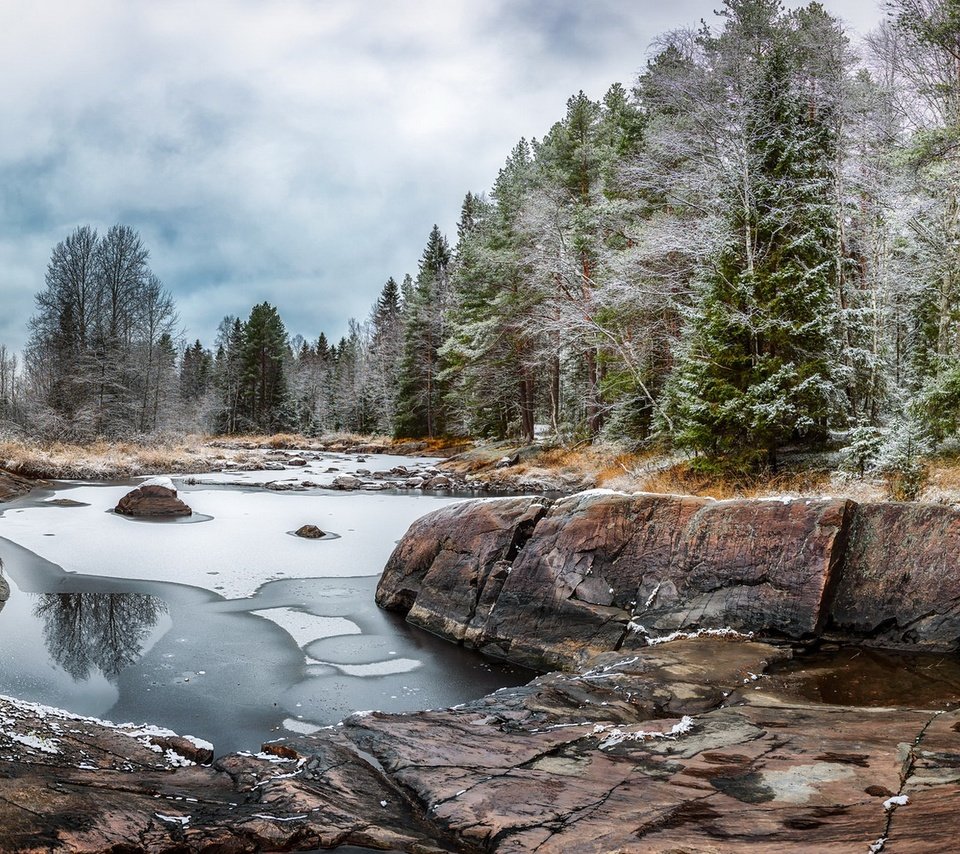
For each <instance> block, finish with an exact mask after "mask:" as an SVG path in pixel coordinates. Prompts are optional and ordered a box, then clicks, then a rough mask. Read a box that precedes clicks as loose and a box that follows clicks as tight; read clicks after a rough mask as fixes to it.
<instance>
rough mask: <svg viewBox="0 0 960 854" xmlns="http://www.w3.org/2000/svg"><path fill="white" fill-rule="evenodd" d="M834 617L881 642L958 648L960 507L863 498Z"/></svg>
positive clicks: (840, 626)
mask: <svg viewBox="0 0 960 854" xmlns="http://www.w3.org/2000/svg"><path fill="white" fill-rule="evenodd" d="M831 617H832V620H833V624H834V626H835V628H836V629H837V630H838V631H840V632H841V633H842V634H844V635H853V636H855V637H861V638H864V639H867V640H868V641H869V642H871V643H875V644H877V645H878V646H887V647H900V648H903V647H917V646H919V647H922V648H925V649H931V650H937V651H940V650H942V651H945V652H946V651H950V652H952V651H955V650H957V649H958V647H960V512H958V511H956V510H953V509H952V508H949V507H941V506H938V505H934V504H908V503H888V504H861V505H859V506H857V508H856V510H855V511H854V513H853V520H852V525H851V529H850V547H849V549H848V552H847V558H846V562H845V567H844V572H843V577H842V579H841V581H840V585H839V587H838V589H837V595H836V599H835V601H834V603H833V608H832V611H831Z"/></svg>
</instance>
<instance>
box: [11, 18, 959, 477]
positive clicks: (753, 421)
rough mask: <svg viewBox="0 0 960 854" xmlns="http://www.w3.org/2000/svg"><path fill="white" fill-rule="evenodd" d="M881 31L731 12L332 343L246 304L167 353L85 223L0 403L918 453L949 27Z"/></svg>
mask: <svg viewBox="0 0 960 854" xmlns="http://www.w3.org/2000/svg"><path fill="white" fill-rule="evenodd" d="M888 12H889V15H888V16H887V20H886V21H885V23H884V24H883V25H882V26H881V27H880V28H879V29H878V30H877V31H876V32H875V33H873V34H871V35H870V37H869V38H868V40H867V47H866V51H865V53H864V55H862V56H859V57H857V56H855V55H854V53H853V52H852V50H851V49H850V45H849V43H848V40H847V38H846V37H845V35H844V33H843V30H842V26H841V24H840V23H839V22H838V21H837V19H835V18H834V17H832V16H831V15H830V14H829V13H828V12H827V11H826V10H825V9H824V8H823V7H822V6H821V5H819V4H817V3H811V4H810V5H808V6H805V7H803V8H801V9H798V10H795V11H790V12H787V11H784V9H783V7H782V6H781V5H780V4H779V3H778V2H775V0H726V2H725V3H724V4H723V7H722V9H721V10H720V12H719V19H718V23H717V25H716V26H715V27H709V26H707V25H706V24H704V25H702V26H701V27H699V28H696V29H689V30H681V31H675V32H671V33H668V34H666V35H664V36H662V37H661V38H660V40H659V41H658V43H657V48H656V52H655V55H654V56H653V58H652V59H651V60H650V61H649V62H648V63H647V66H646V69H645V70H644V71H643V72H642V73H641V74H640V75H639V76H638V78H637V79H636V81H634V84H633V86H632V88H631V89H629V90H627V89H625V88H624V87H623V86H621V85H619V84H616V85H614V86H612V87H611V88H610V89H609V91H608V92H607V93H606V94H605V95H604V97H603V98H602V100H600V101H592V100H591V99H589V98H587V97H586V96H585V95H584V94H583V93H582V92H581V93H579V94H577V95H574V96H573V97H571V98H570V99H569V101H568V103H567V110H566V114H565V115H564V116H563V118H562V119H561V120H560V121H558V122H557V123H556V124H555V125H554V126H553V128H551V130H550V131H549V133H548V134H547V135H546V136H545V137H544V138H543V139H541V140H532V141H530V142H527V141H525V140H521V141H520V142H519V143H518V144H517V145H516V146H515V147H514V149H513V150H512V151H511V152H510V154H509V156H508V157H507V160H506V162H505V164H504V166H503V168H502V169H501V170H500V173H499V175H498V176H497V179H496V181H495V183H494V185H493V187H492V189H491V191H490V193H489V195H484V194H479V195H477V194H474V193H468V194H467V195H466V197H465V199H464V202H463V206H462V212H461V216H460V221H459V224H458V228H457V235H456V241H455V243H454V245H452V246H451V245H450V244H449V243H448V241H447V239H446V238H445V237H444V236H443V235H442V234H441V233H440V231H439V229H438V228H436V227H434V229H433V231H432V232H431V233H430V235H429V237H428V239H427V243H426V247H425V248H424V250H423V254H422V257H421V260H420V265H419V270H418V271H417V274H416V277H411V276H407V277H405V278H404V279H403V280H402V282H401V283H398V282H397V281H395V280H394V279H393V278H391V279H389V280H388V281H387V283H386V284H385V285H384V286H383V289H382V292H381V293H380V296H379V298H378V299H377V301H376V304H375V305H374V306H373V308H372V311H371V313H370V316H369V317H368V318H367V319H366V320H364V321H362V322H359V321H351V323H350V332H349V334H348V335H347V336H346V337H344V338H342V339H341V340H340V341H339V342H336V343H332V342H329V341H328V340H327V339H326V337H325V336H324V335H322V334H321V335H319V337H318V338H317V339H316V340H315V341H304V340H302V339H300V338H297V339H294V340H293V341H291V340H289V339H288V336H287V334H286V332H285V329H284V325H283V322H282V320H281V319H280V317H279V315H278V313H277V311H276V309H275V308H274V307H272V306H270V305H268V304H266V303H263V304H261V305H258V306H256V307H254V309H253V310H252V312H251V313H250V316H249V318H247V319H246V320H242V319H239V318H232V317H228V318H226V319H225V320H224V322H223V324H222V325H221V327H220V330H219V334H218V337H217V340H216V341H215V342H214V344H213V347H212V348H206V347H204V345H203V344H202V343H201V342H199V341H198V342H195V343H194V344H192V345H190V346H185V345H184V344H183V343H181V342H179V341H176V340H174V339H173V338H172V335H173V330H174V326H175V314H174V308H173V303H172V300H171V299H170V297H169V295H168V294H167V293H166V292H165V291H164V290H163V288H162V287H161V286H160V285H159V283H158V282H157V281H156V279H155V277H153V276H152V274H150V272H149V269H148V267H147V264H146V253H145V251H144V250H143V247H142V246H141V245H140V241H139V238H137V236H136V234H135V233H134V232H133V231H132V230H131V229H129V228H126V227H124V226H117V227H115V228H114V229H111V230H110V231H109V232H108V233H107V234H106V235H104V236H102V237H99V236H97V235H96V234H95V233H94V232H92V231H91V230H90V229H88V228H81V229H78V230H77V231H76V232H75V233H74V234H73V235H71V236H70V237H69V238H67V240H66V241H64V243H62V244H59V245H58V246H57V247H56V249H55V250H54V252H53V256H52V258H51V262H50V267H49V269H48V273H47V281H46V289H45V290H44V291H43V292H42V293H41V294H40V295H39V296H38V298H37V315H36V317H35V318H34V320H33V325H32V330H31V333H32V334H31V341H30V346H29V348H28V350H27V352H26V354H25V363H24V365H23V368H24V370H23V372H22V379H21V381H20V395H19V398H18V399H17V400H13V399H12V397H13V396H12V394H11V392H10V391H9V388H10V385H11V382H10V380H9V379H4V378H5V377H9V376H11V375H13V374H16V373H17V372H16V371H14V370H11V368H10V365H9V362H10V357H9V356H8V355H6V354H2V353H0V355H2V356H3V358H2V359H0V407H4V406H5V407H6V414H7V417H8V418H16V419H19V420H21V422H23V423H26V424H29V425H30V426H31V427H33V428H34V429H40V430H42V431H44V432H63V433H68V432H73V433H76V434H85V435H90V434H101V433H102V434H108V435H119V434H124V433H127V432H131V431H147V432H149V431H151V430H156V429H158V428H164V427H168V426H174V427H178V428H182V427H191V428H192V427H198V428H203V429H212V430H218V431H226V432H237V431H249V430H276V429H280V430H301V431H304V432H306V433H314V432H320V431H326V430H351V431H357V432H385V433H393V434H396V435H402V436H438V435H441V434H469V435H473V436H490V437H501V436H515V437H518V438H522V439H530V438H532V436H533V434H534V428H535V425H538V424H539V425H545V427H546V428H547V429H549V430H550V431H551V432H552V433H554V434H555V435H558V436H559V437H561V438H563V439H574V438H576V439H589V438H591V437H595V436H598V435H606V436H612V437H617V438H627V439H631V440H636V441H637V442H641V441H650V440H654V439H656V440H659V441H663V442H665V443H668V444H670V445H672V446H673V447H678V448H685V449H690V450H694V451H696V452H698V453H699V454H700V455H701V456H702V457H703V458H704V459H706V460H712V461H717V460H722V461H726V462H728V463H729V462H736V463H738V464H743V465H747V466H757V465H763V464H765V463H767V462H769V461H771V460H773V459H774V458H775V455H776V453H777V451H778V449H781V448H783V447H784V446H787V445H790V446H801V447H802V446H808V447H817V446H822V445H823V444H824V443H825V442H828V441H838V440H839V441H842V442H845V443H846V444H847V447H848V450H849V453H850V455H851V458H852V459H854V460H856V465H857V466H858V467H859V468H860V469H861V470H863V469H866V468H869V467H871V466H877V465H881V464H889V462H890V460H895V459H897V458H898V457H899V458H902V457H903V456H904V455H907V456H909V455H911V454H915V453H919V452H921V451H922V450H924V449H927V448H929V447H931V446H932V444H933V443H935V442H937V441H939V440H941V439H943V438H945V437H947V436H951V435H953V434H955V433H956V432H957V427H958V417H960V12H958V7H957V4H956V2H954V0H892V2H890V3H888ZM4 365H6V367H3V366H4ZM0 414H2V410H0ZM884 460H886V463H884V462H883V461H884Z"/></svg>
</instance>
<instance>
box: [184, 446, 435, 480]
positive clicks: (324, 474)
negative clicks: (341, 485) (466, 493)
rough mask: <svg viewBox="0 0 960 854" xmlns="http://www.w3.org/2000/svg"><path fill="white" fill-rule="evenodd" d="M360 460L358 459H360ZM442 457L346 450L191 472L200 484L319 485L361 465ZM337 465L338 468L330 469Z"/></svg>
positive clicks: (374, 467)
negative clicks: (258, 467) (290, 463)
mask: <svg viewBox="0 0 960 854" xmlns="http://www.w3.org/2000/svg"><path fill="white" fill-rule="evenodd" d="M358 460H359V461H358ZM264 462H274V463H282V462H283V460H282V459H272V458H270V457H267V458H265V460H264ZM438 462H439V460H438V459H437V458H435V457H401V456H397V455H395V454H371V455H370V456H368V457H359V458H358V457H357V456H355V455H347V454H324V455H323V456H322V457H318V458H317V459H310V458H309V457H308V459H307V465H305V466H294V467H292V468H284V469H283V470H282V471H281V470H269V469H267V470H264V471H233V470H227V471H220V472H210V473H207V474H195V475H190V476H189V478H188V479H189V481H190V482H191V483H197V484H210V485H212V484H225V485H237V484H249V485H251V486H262V485H263V484H265V483H289V484H299V483H302V482H303V481H310V482H311V483H314V484H317V485H318V486H330V484H331V483H333V481H334V478H337V477H340V476H341V475H345V474H353V473H355V472H356V471H357V470H358V469H366V470H367V471H369V472H388V471H390V470H391V469H393V468H396V467H398V466H402V467H403V468H406V469H419V468H424V467H427V468H430V467H433V466H435V465H436V464H437V463H438ZM328 469H335V471H328Z"/></svg>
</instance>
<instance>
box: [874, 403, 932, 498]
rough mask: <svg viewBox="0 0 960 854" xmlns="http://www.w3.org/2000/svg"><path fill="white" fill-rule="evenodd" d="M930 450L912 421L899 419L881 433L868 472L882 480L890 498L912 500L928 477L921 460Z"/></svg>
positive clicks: (928, 439)
mask: <svg viewBox="0 0 960 854" xmlns="http://www.w3.org/2000/svg"><path fill="white" fill-rule="evenodd" d="M932 450H933V442H932V440H931V439H930V437H929V435H928V434H927V433H926V432H925V431H924V429H923V428H922V427H921V426H920V425H919V424H918V423H917V422H916V421H914V420H912V419H909V418H905V419H901V420H898V421H895V422H894V423H893V424H891V425H890V427H889V428H888V429H887V430H886V431H885V435H884V437H883V441H882V444H881V445H880V446H879V448H878V450H877V453H876V456H875V458H874V462H873V465H872V466H871V469H872V470H873V471H876V472H877V473H879V474H882V475H883V476H884V477H885V478H886V481H887V491H888V494H889V497H890V498H891V499H893V500H894V501H916V500H917V498H919V496H920V492H921V491H922V490H923V487H924V486H925V484H926V482H927V479H928V477H929V471H928V469H927V464H926V462H925V457H926V456H927V455H928V454H930V452H931V451H932Z"/></svg>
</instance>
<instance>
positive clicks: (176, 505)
mask: <svg viewBox="0 0 960 854" xmlns="http://www.w3.org/2000/svg"><path fill="white" fill-rule="evenodd" d="M114 512H116V513H120V514H122V515H124V516H141V517H149V518H164V517H174V516H189V515H191V513H193V511H192V510H191V509H190V508H189V507H188V506H187V505H186V504H184V503H183V502H182V501H181V500H180V499H179V498H177V491H176V490H175V489H171V488H170V487H167V486H160V485H158V484H145V485H143V486H141V487H139V488H138V489H134V490H132V491H131V492H128V493H127V494H126V495H124V496H123V498H121V499H120V501H119V502H118V504H117V506H116V508H114Z"/></svg>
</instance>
